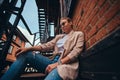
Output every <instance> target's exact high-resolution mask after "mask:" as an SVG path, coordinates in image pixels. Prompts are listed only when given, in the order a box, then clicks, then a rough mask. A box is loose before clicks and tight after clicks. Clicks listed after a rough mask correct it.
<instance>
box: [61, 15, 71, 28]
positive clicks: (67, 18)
mask: <svg viewBox="0 0 120 80" xmlns="http://www.w3.org/2000/svg"><path fill="white" fill-rule="evenodd" d="M64 19H65V20H67V21H68V22H72V19H71V18H69V17H62V18H61V19H60V20H64ZM71 27H72V28H73V24H72V25H71Z"/></svg>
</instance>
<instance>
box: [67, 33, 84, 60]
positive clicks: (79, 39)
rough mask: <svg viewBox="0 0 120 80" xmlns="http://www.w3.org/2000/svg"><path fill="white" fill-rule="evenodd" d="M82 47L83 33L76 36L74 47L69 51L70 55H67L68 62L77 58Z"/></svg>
mask: <svg viewBox="0 0 120 80" xmlns="http://www.w3.org/2000/svg"><path fill="white" fill-rule="evenodd" d="M83 46H84V34H83V32H80V33H79V34H78V35H77V39H76V44H75V46H74V47H73V49H72V50H71V51H70V53H69V54H68V55H67V56H68V57H69V58H70V60H75V59H76V58H78V56H79V54H80V53H81V52H82V50H83Z"/></svg>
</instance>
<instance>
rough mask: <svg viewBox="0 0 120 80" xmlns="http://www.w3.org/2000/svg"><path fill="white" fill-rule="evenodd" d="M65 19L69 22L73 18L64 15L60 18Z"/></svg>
mask: <svg viewBox="0 0 120 80" xmlns="http://www.w3.org/2000/svg"><path fill="white" fill-rule="evenodd" d="M63 19H65V20H67V21H68V22H72V19H70V18H69V17H62V18H61V19H60V20H63Z"/></svg>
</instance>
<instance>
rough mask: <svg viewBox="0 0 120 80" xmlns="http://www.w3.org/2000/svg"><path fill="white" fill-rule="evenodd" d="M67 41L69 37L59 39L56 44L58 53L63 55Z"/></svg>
mask: <svg viewBox="0 0 120 80" xmlns="http://www.w3.org/2000/svg"><path fill="white" fill-rule="evenodd" d="M66 40H67V35H65V36H64V37H63V38H61V39H59V40H58V41H57V43H56V45H57V47H58V52H60V53H62V52H63V51H64V47H63V45H64V43H65V41H66Z"/></svg>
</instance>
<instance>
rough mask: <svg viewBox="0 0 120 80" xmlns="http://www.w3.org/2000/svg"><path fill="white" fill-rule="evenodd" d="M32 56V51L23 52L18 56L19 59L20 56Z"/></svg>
mask: <svg viewBox="0 0 120 80" xmlns="http://www.w3.org/2000/svg"><path fill="white" fill-rule="evenodd" d="M30 56H33V53H32V51H29V52H25V53H21V54H20V55H19V56H18V57H17V59H19V58H28V57H30Z"/></svg>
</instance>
